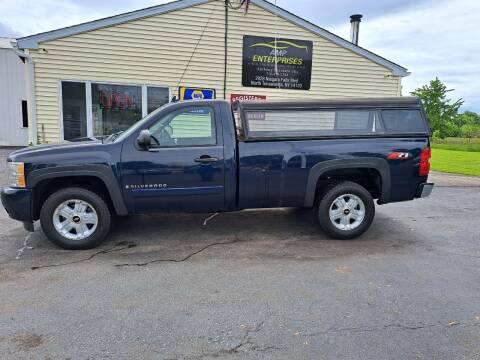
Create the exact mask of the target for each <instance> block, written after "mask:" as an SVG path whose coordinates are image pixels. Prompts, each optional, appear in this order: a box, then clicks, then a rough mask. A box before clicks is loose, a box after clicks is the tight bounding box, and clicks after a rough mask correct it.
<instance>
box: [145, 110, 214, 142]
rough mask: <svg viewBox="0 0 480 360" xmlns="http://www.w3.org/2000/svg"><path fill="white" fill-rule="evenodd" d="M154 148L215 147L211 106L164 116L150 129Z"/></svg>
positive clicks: (177, 111) (174, 112) (178, 111)
mask: <svg viewBox="0 0 480 360" xmlns="http://www.w3.org/2000/svg"><path fill="white" fill-rule="evenodd" d="M149 130H150V134H151V136H152V145H153V146H154V147H174V146H204V145H215V144H216V143H217V141H216V135H215V119H214V116H213V109H212V108H210V107H209V106H190V107H187V108H183V109H179V110H176V111H173V112H171V113H170V114H168V115H166V116H164V117H163V118H161V119H160V120H159V121H157V122H156V123H155V124H153V125H152V126H150V128H149Z"/></svg>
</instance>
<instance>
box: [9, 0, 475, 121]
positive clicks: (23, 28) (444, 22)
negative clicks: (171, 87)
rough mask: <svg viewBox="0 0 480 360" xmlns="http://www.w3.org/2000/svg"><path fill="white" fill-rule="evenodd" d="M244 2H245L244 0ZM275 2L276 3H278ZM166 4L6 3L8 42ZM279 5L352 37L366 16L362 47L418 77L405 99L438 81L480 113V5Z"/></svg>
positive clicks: (374, 1)
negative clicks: (354, 19) (354, 20)
mask: <svg viewBox="0 0 480 360" xmlns="http://www.w3.org/2000/svg"><path fill="white" fill-rule="evenodd" d="M236 1H238V0H236ZM273 1H274V0H271V2H273ZM165 2H169V1H165V0H115V1H109V0H104V1H98V0H34V1H33V0H0V36H6V37H20V36H25V35H31V34H35V33H38V32H43V31H48V30H53V29H57V28H61V27H65V26H69V25H75V24H78V23H81V22H85V21H90V20H96V19H99V18H102V17H106V16H112V15H116V14H119V13H122V12H126V11H132V10H137V9H140V8H143V7H147V6H152V5H158V4H162V3H165ZM277 5H278V6H280V7H283V8H284V9H286V10H289V11H291V12H293V13H295V14H296V15H299V16H301V17H303V18H305V19H306V20H309V21H311V22H313V23H315V24H317V25H319V26H321V27H323V28H325V29H327V30H329V31H331V32H333V33H335V34H337V35H339V36H342V37H343V38H345V39H347V40H348V39H349V37H350V22H349V16H350V15H351V14H357V13H360V14H363V16H364V17H363V20H362V23H361V25H360V36H359V45H360V46H362V47H365V48H366V49H368V50H370V51H373V52H374V53H377V54H378V55H381V56H383V57H385V58H387V59H389V60H391V61H393V62H396V63H397V64H400V65H402V66H404V67H406V68H407V69H408V70H409V71H410V72H411V73H412V74H411V75H410V76H408V77H406V78H404V79H403V82H402V83H403V94H404V95H408V94H409V93H410V91H412V90H414V89H416V88H418V87H420V86H422V85H424V84H426V83H427V82H428V81H430V80H432V79H434V78H435V77H438V78H439V79H440V80H442V81H443V82H444V83H446V84H447V86H448V87H449V88H451V89H455V91H453V92H451V93H450V94H449V97H451V98H452V99H453V100H456V99H458V98H463V99H464V100H465V103H464V106H463V108H462V109H463V110H472V111H477V112H480V70H479V66H478V63H479V62H480V61H479V59H480V28H479V27H478V23H479V21H480V1H479V0H382V1H379V0H362V1H358V0H336V1H331V0H295V1H292V0H277Z"/></svg>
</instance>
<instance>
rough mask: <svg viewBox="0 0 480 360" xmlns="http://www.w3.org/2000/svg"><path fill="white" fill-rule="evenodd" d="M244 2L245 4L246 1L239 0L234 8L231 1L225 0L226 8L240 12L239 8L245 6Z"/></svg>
mask: <svg viewBox="0 0 480 360" xmlns="http://www.w3.org/2000/svg"><path fill="white" fill-rule="evenodd" d="M245 2H246V0H240V3H239V4H238V5H237V6H235V5H233V4H232V1H231V0H226V4H227V6H228V7H229V8H230V9H232V10H240V9H241V7H242V6H243V4H245Z"/></svg>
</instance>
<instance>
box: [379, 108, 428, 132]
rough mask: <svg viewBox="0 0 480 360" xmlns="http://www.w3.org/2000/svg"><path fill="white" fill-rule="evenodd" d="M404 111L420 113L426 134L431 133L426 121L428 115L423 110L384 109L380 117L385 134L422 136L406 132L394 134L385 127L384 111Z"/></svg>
mask: <svg viewBox="0 0 480 360" xmlns="http://www.w3.org/2000/svg"><path fill="white" fill-rule="evenodd" d="M402 110H406V111H418V112H419V114H420V118H421V119H422V125H423V130H424V132H431V129H430V126H429V124H428V122H427V121H425V119H426V115H425V113H424V112H423V111H422V109H418V108H400V107H399V108H382V109H381V110H380V117H381V119H382V125H383V128H384V129H385V133H387V134H406V135H414V134H421V133H420V132H406V131H403V132H397V133H394V132H389V131H388V129H387V127H386V126H385V121H384V119H383V112H384V111H402Z"/></svg>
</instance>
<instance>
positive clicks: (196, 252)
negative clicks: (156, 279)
mask: <svg viewBox="0 0 480 360" xmlns="http://www.w3.org/2000/svg"><path fill="white" fill-rule="evenodd" d="M240 241H241V240H240V239H239V238H237V237H235V239H233V240H230V241H224V242H215V243H211V244H208V245H205V246H204V247H202V248H200V249H199V250H196V251H194V252H192V253H190V254H188V255H187V256H185V257H183V258H181V259H155V260H150V261H145V262H141V263H124V264H116V265H115V266H116V267H128V266H138V267H142V266H147V265H150V264H155V263H159V262H172V263H181V262H185V261H188V260H189V259H191V258H192V257H193V256H195V255H197V254H200V253H201V252H203V251H205V250H207V249H209V248H211V247H214V246H224V245H231V244H234V243H237V242H240Z"/></svg>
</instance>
